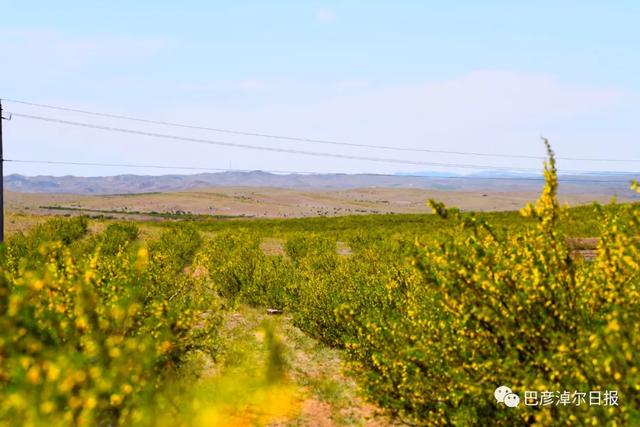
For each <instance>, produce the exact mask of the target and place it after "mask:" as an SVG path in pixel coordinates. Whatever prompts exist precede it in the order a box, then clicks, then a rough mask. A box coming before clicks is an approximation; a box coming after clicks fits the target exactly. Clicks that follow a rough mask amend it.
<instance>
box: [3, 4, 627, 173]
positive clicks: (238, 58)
mask: <svg viewBox="0 0 640 427" xmlns="http://www.w3.org/2000/svg"><path fill="white" fill-rule="evenodd" d="M0 10H1V11H2V12H1V13H0V58H2V59H1V60H0V64H1V65H0V97H3V98H9V99H12V98H13V99H21V100H27V101H33V102H42V103H50V104H55V105H62V106H70V107H77V108H83V109H91V110H97V111H104V112H111V113H117V114H129V115H136V116H141V117H148V118H152V119H160V120H172V121H177V122H185V123H194V124H201V125H205V126H211V127H220V128H231V129H240V130H248V131H256V132H265V133H277V134H285V135H293V136H302V137H309V138H321V139H333V140H341V141H348V142H354V143H363V144H378V145H380V144H382V145H391V146H402V147H415V148H429V149H441V150H452V151H473V152H494V153H496V152H497V153H513V154H531V155H541V154H542V153H543V149H542V145H541V142H540V136H541V135H545V136H547V137H549V138H550V139H551V142H552V144H553V145H554V148H555V149H556V151H557V153H558V156H559V157H562V156H565V157H590V158H591V157H593V158H603V157H606V158H621V159H640V144H638V142H637V139H638V135H639V134H640V132H639V131H640V120H638V116H639V114H638V112H639V107H640V79H638V76H639V75H640V55H638V53H637V51H638V46H640V26H638V25H637V23H638V22H640V3H639V2H632V1H627V2H624V1H614V2H602V1H598V2H595V1H580V2H578V1H561V2H558V1H556V2H545V1H536V2H533V1H529V2H524V1H482V2H479V1H456V2H444V1H439V2H436V1H419V2H418V1H404V2H400V1H396V2H392V1H384V2H383V1H366V2H365V1H333V2H331V1H325V2H301V1H297V2H293V1H291V2H285V1H279V2H264V1H262V2H258V1H254V2H222V1H218V2H211V1H185V2H168V1H153V2H151V1H136V2H132V1H110V2H97V1H82V2H80V1H77V2H76V1H73V2H71V1H59V2H55V3H52V2H44V1H42V2H24V1H6V0H3V1H0ZM4 109H5V110H8V111H15V112H22V113H29V114H38V115H44V116H52V117H53V116H55V117H59V118H63V119H69V120H78V121H85V122H92V123H99V124H107V125H112V126H122V127H128V128H136V129H142V130H148V131H154V132H162V133H172V134H179V135H184V136H187V137H196V138H207V139H217V140H223V141H228V142H237V143H246V144H253V145H262V146H270V147H283V148H295V149H305V150H311V151H330V152H336V153H342V154H347V155H364V156H369V157H372V156H374V157H394V158H399V159H410V160H419V161H425V162H443V163H473V164H480V165H485V166H487V167H491V166H499V167H522V168H529V167H532V168H537V167H539V166H540V161H538V160H531V159H500V158H473V157H467V156H456V155H445V154H427V153H402V152H400V153H398V152H395V153H394V152H389V151H384V150H373V149H368V150H363V149H357V148H346V147H336V146H326V145H310V144H303V143H300V142H292V141H275V140H265V139H259V138H248V137H238V136H233V137H232V136H229V135H224V134H223V135H221V134H215V133H211V132H196V131H186V130H184V129H171V128H163V127H157V126H154V127H152V126H147V125H140V124H136V123H128V122H118V121H115V120H104V119H97V118H95V117H86V116H81V115H77V114H66V113H64V114H63V113H60V112H54V111H47V110H42V109H36V108H32V107H26V106H23V105H17V104H12V103H10V102H5V103H4ZM4 131H5V157H6V158H9V159H12V158H13V159H36V160H56V161H80V162H82V161H87V162H91V161H98V162H109V163H116V162H117V163H144V164H160V165H190V166H196V167H212V168H218V167H219V168H228V167H230V166H231V167H232V168H240V169H277V170H303V171H317V172H324V171H331V172H380V173H393V172H398V171H403V172H411V171H417V170H425V169H431V170H438V171H443V170H456V171H461V170H460V169H455V168H437V167H430V168H427V167H421V166H411V165H402V164H392V163H388V164H385V163H378V162H367V161H357V160H348V159H331V158H318V157H306V156H300V155H293V154H283V153H269V152H259V151H250V150H244V149H238V148H230V147H218V146H203V145H199V144H190V143H185V142H177V141H176V142H171V141H164V140H156V139H153V138H146V137H131V136H123V135H120V134H111V133H105V132H102V131H98V130H88V129H75V128H69V127H63V126H59V125H52V124H46V123H40V122H34V121H29V120H26V119H20V118H15V119H14V120H12V121H11V122H5V123H4ZM560 168H561V170H562V169H564V170H628V171H638V170H640V163H638V162H622V163H598V162H587V161H580V162H578V161H560ZM5 172H6V173H13V172H17V173H25V174H30V175H34V174H54V175H64V174H77V175H111V174H116V173H132V172H135V173H154V174H157V173H159V172H158V171H157V170H145V169H142V170H135V171H134V170H130V169H122V168H104V169H103V168H96V167H71V166H52V165H48V166H47V165H17V164H7V166H6V169H5Z"/></svg>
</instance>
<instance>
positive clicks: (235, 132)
mask: <svg viewBox="0 0 640 427" xmlns="http://www.w3.org/2000/svg"><path fill="white" fill-rule="evenodd" d="M3 99H4V100H5V101H9V102H13V103H16V104H23V105H29V106H33V107H40V108H48V109H52V110H58V111H67V112H73V113H81V114H87V115H92V116H98V117H107V118H112V119H120V120H129V121H135V122H140V123H149V124H155V125H162V126H173V127H180V128H185V129H197V130H206V131H212V132H219V133H226V134H231V135H242V136H253V137H259V138H270V139H279V140H285V141H298V142H304V143H316V144H329V145H339V146H346V147H359V148H372V149H380V150H391V151H404V152H419V153H432V154H454V155H459V156H475V157H498V158H513V159H534V160H545V159H546V157H544V156H532V155H520V154H505V153H480V152H469V151H450V150H435V149H428V148H413V147H394V146H389V145H375V144H358V143H353V142H345V141H335V140H327V139H315V138H304V137H295V136H286V135H275V134H268V133H260V132H250V131H242V130H234V129H223V128H215V127H207V126H198V125H190V124H184V123H177V122H171V121H164V120H152V119H144V118H139V117H132V116H125V115H120V114H112V113H101V112H96V111H89V110H82V109H77V108H69V107H61V106H55V105H49V104H40V103H36V102H28V101H21V100H17V99H7V98H3ZM557 159H558V160H569V161H589V162H623V163H629V162H633V163H637V162H640V159H610V158H588V157H558V158H557Z"/></svg>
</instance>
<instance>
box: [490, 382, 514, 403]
mask: <svg viewBox="0 0 640 427" xmlns="http://www.w3.org/2000/svg"><path fill="white" fill-rule="evenodd" d="M493 396H494V397H495V398H496V401H498V403H504V404H505V405H506V406H507V407H509V408H515V407H517V406H518V405H519V404H520V397H519V396H518V395H517V394H515V393H514V392H513V391H512V390H511V389H510V388H509V387H507V386H504V385H501V386H500V387H498V388H497V389H496V391H494V392H493Z"/></svg>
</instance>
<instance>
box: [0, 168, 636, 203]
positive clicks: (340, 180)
mask: <svg viewBox="0 0 640 427" xmlns="http://www.w3.org/2000/svg"><path fill="white" fill-rule="evenodd" d="M425 174H430V175H431V176H402V175H371V174H355V175H346V174H309V175H302V174H289V175H278V174H272V173H267V172H262V171H251V172H221V173H202V174H194V175H162V176H141V175H117V176H108V177H76V176H62V177H54V176H34V177H28V176H23V175H9V176H7V177H5V188H6V189H7V190H10V191H15V192H23V193H60V194H132V193H148V192H165V191H180V190H190V189H198V188H208V187H268V188H286V189H305V190H327V189H355V188H370V187H382V188H418V189H430V190H452V191H467V190H468V191H475V190H492V191H508V192H511V191H537V190H538V189H539V188H541V187H542V181H541V179H540V177H536V176H532V175H513V174H509V173H501V172H483V173H478V174H475V175H471V176H461V175H455V174H453V175H452V174H448V175H447V176H437V174H436V173H425ZM633 178H638V176H634V175H631V174H614V173H612V174H610V175H595V176H594V175H575V176H560V184H561V188H562V191H563V192H565V193H566V194H581V193H584V194H592V193H593V194H598V195H600V194H608V195H614V194H617V195H619V196H627V197H633V196H634V193H633V192H631V191H630V190H629V182H630V181H631V179H633ZM612 181H613V182H612Z"/></svg>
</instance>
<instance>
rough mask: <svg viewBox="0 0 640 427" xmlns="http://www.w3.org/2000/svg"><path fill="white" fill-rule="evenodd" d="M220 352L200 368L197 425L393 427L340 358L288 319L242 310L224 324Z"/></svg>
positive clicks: (196, 395)
mask: <svg viewBox="0 0 640 427" xmlns="http://www.w3.org/2000/svg"><path fill="white" fill-rule="evenodd" d="M221 340H222V343H221V348H222V349H223V350H222V354H221V356H220V359H219V360H217V361H216V362H215V363H204V364H203V365H202V371H201V379H200V380H199V382H198V384H197V385H196V386H195V388H194V389H193V390H192V392H193V395H194V404H193V405H192V406H193V407H194V409H195V410H194V413H193V414H192V418H193V419H194V422H193V425H202V426H204V425H206V426H217V425H219V426H223V425H224V426H236V425H237V426H313V427H322V426H388V425H392V423H391V422H390V421H389V420H388V419H386V418H384V417H382V416H380V415H378V414H377V413H376V409H375V408H374V407H373V406H371V405H368V404H366V403H364V402H363V401H362V399H360V398H359V397H358V396H357V393H356V385H355V383H354V382H353V380H351V379H350V378H348V377H345V376H344V375H343V374H342V369H341V360H340V353H339V351H337V350H335V349H330V348H327V347H325V346H323V345H321V344H320V343H318V342H317V341H315V340H313V339H311V338H309V337H308V336H306V335H305V334H304V333H302V332H301V331H300V330H299V329H298V328H296V327H295V326H293V324H292V322H291V319H290V318H288V317H287V316H286V315H285V316H268V315H267V314H266V313H263V312H262V311H258V310H255V309H251V308H248V307H240V308H239V309H238V310H237V312H235V313H233V314H230V315H229V316H228V318H227V319H226V322H225V325H224V328H223V333H222V336H221Z"/></svg>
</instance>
